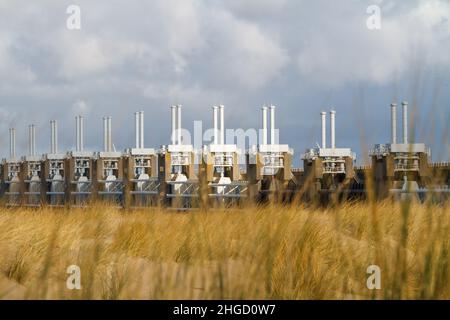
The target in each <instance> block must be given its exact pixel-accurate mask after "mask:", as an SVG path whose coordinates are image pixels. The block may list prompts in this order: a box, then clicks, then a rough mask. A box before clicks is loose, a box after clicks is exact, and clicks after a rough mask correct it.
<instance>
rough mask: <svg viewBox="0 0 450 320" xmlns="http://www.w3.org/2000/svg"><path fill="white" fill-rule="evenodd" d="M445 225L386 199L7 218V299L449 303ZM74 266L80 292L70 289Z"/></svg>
mask: <svg viewBox="0 0 450 320" xmlns="http://www.w3.org/2000/svg"><path fill="white" fill-rule="evenodd" d="M449 228H450V210H449V209H448V206H433V205H419V204H407V203H403V204H401V203H391V202H384V203H381V204H377V205H371V204H368V203H359V204H347V205H340V206H337V207H336V208H327V209H324V208H305V207H279V206H270V205H269V206H266V207H261V208H249V209H243V210H233V209H230V210H227V211H214V212H191V213H175V212H167V211H164V210H163V209H146V210H145V211H144V210H142V211H129V212H126V211H123V210H117V209H113V208H109V207H106V206H101V205H97V206H95V207H92V208H90V209H70V210H65V209H48V208H44V209H39V210H27V209H23V208H20V209H1V211H0V272H1V273H0V298H2V299H7V298H19V299H22V298H24V299H32V298H33V299H79V298H82V299H372V298H377V299H397V298H399V299H414V298H420V299H429V298H434V299H449V298H450V281H449V271H450V269H449V268H450V255H449V249H450V247H449V240H450V232H449V231H450V230H449ZM73 264H75V265H78V266H80V268H81V285H82V289H81V290H68V289H67V288H66V279H67V277H68V274H67V273H66V269H67V267H68V266H69V265H73ZM372 264H375V265H378V266H380V268H381V272H382V282H381V286H382V288H381V290H368V289H367V287H366V280H367V277H368V275H367V274H366V269H367V267H368V266H369V265H372Z"/></svg>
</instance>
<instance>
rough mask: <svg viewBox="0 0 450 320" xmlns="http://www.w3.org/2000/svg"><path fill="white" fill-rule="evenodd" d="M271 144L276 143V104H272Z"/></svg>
mask: <svg viewBox="0 0 450 320" xmlns="http://www.w3.org/2000/svg"><path fill="white" fill-rule="evenodd" d="M270 144H275V106H270Z"/></svg>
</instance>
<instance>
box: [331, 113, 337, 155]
mask: <svg viewBox="0 0 450 320" xmlns="http://www.w3.org/2000/svg"><path fill="white" fill-rule="evenodd" d="M335 121H336V111H334V110H331V111H330V131H331V132H330V134H331V149H334V148H336V131H335V128H336V125H335Z"/></svg>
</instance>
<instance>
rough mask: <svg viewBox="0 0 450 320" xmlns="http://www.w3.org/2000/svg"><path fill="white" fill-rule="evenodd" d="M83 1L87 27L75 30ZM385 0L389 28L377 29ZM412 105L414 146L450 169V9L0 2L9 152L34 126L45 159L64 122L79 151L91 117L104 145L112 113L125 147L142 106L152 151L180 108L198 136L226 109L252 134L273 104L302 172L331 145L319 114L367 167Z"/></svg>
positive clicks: (64, 140)
mask: <svg viewBox="0 0 450 320" xmlns="http://www.w3.org/2000/svg"><path fill="white" fill-rule="evenodd" d="M72 4H73V5H78V6H79V7H80V9H81V29H80V30H69V29H68V28H67V26H66V21H67V18H68V17H69V15H68V14H67V13H66V10H67V7H68V6H69V5H72ZM374 4H375V5H378V6H379V7H380V8H381V29H379V30H370V29H369V28H368V27H367V25H366V22H367V19H368V18H369V16H370V14H368V13H367V12H366V10H367V8H368V6H370V5H374ZM402 100H408V101H409V102H410V105H411V108H410V110H411V112H410V113H411V119H412V120H413V122H414V124H415V133H416V140H417V141H419V140H420V141H424V142H426V143H428V144H429V145H430V146H431V147H432V148H433V158H434V159H435V160H448V158H449V152H450V151H449V147H448V144H449V143H448V138H449V129H448V124H449V122H450V112H449V110H450V1H447V0H428V1H425V0H423V1H421V0H410V1H400V0H383V1H382V0H370V1H365V0H359V1H358V0H346V1H333V0H329V1H326V0H319V1H317V0H315V1H302V0H276V1H275V0H273V1H271V0H249V1H242V0H230V1H226V2H225V1H216V0H208V1H206V0H205V1H200V0H178V1H175V0H155V1H145V2H144V1H134V0H129V1H115V0H113V1H112V0H96V1H92V0H90V1H87V0H86V1H75V0H72V1H61V0H58V1H56V0H53V1H45V0H41V1H32V2H31V1H26V0H0V116H1V119H2V120H1V122H0V132H1V135H0V154H1V156H2V157H6V156H8V154H7V153H8V150H9V147H8V143H9V139H8V128H9V127H15V128H16V129H17V148H18V152H19V153H21V154H23V153H25V151H26V150H27V142H26V137H27V125H28V124H30V123H35V124H36V125H37V140H38V141H37V148H38V151H39V152H42V153H44V152H48V149H49V132H50V130H49V121H50V120H51V119H57V120H58V121H59V142H60V146H59V148H60V149H69V148H72V146H73V145H74V140H75V139H74V131H75V129H74V127H75V120H74V117H75V115H76V114H80V113H81V114H83V115H85V117H86V121H85V123H86V124H85V127H86V129H85V131H86V137H85V141H86V142H85V143H86V148H90V149H95V150H98V149H100V148H101V146H102V138H101V134H102V127H101V117H102V116H106V115H109V116H112V117H113V140H114V144H115V146H116V147H117V149H124V148H125V147H129V146H131V145H132V144H133V142H134V137H133V135H134V118H133V117H134V115H133V113H134V111H138V110H144V111H145V120H146V132H145V135H146V138H145V140H146V141H145V142H146V146H147V147H158V146H160V145H162V144H167V143H168V142H169V130H170V112H169V106H170V105H171V104H175V103H179V104H182V105H183V127H186V128H187V129H192V126H193V124H192V123H193V121H194V120H203V121H205V122H204V123H205V126H209V125H210V124H211V106H212V105H214V104H218V103H223V104H224V105H225V106H226V111H225V114H226V120H225V124H226V127H231V128H244V129H247V128H259V127H260V118H261V116H260V107H261V106H262V105H263V104H270V103H273V104H275V105H277V107H278V109H277V126H278V127H279V128H280V140H281V142H282V143H288V144H289V145H290V146H291V147H293V148H294V149H295V156H296V159H297V161H296V163H298V162H299V161H298V159H299V157H300V153H301V152H303V151H304V149H305V148H308V147H313V146H315V144H316V142H318V141H320V116H319V112H320V111H321V110H329V109H330V108H334V109H335V110H336V111H337V117H336V122H337V124H336V125H337V138H336V141H337V142H336V143H337V146H339V147H351V148H352V149H354V150H355V151H356V152H357V153H358V157H359V159H358V162H359V163H361V162H363V161H364V153H365V151H366V150H365V149H366V148H367V146H370V145H372V144H374V143H384V142H388V140H389V136H390V133H389V104H390V103H391V102H392V101H396V102H398V103H400V102H401V101H402ZM399 118H400V117H399ZM399 126H400V123H399ZM399 129H400V128H399Z"/></svg>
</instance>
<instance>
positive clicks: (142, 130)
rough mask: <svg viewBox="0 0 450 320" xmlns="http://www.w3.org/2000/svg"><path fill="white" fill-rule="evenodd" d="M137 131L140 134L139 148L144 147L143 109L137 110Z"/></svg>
mask: <svg viewBox="0 0 450 320" xmlns="http://www.w3.org/2000/svg"><path fill="white" fill-rule="evenodd" d="M139 121H140V125H139V131H140V132H139V133H140V135H141V138H140V148H144V111H141V112H139Z"/></svg>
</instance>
